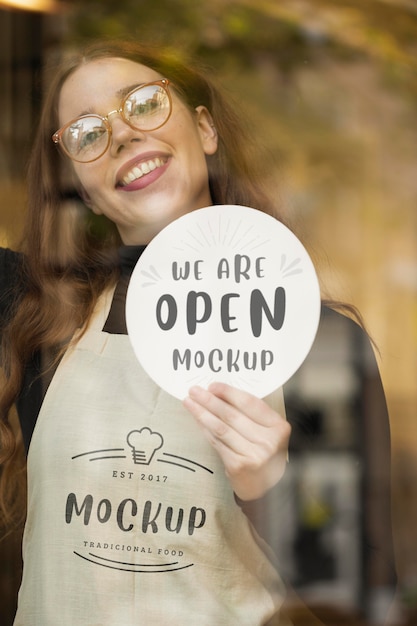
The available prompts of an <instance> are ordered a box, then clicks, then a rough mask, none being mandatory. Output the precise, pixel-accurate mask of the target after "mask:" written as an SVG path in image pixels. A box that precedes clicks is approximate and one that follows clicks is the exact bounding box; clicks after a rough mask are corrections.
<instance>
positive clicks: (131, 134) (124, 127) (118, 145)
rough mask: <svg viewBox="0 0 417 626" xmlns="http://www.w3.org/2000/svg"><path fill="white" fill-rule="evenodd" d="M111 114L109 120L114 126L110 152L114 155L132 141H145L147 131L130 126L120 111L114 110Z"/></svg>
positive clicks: (112, 126)
mask: <svg viewBox="0 0 417 626" xmlns="http://www.w3.org/2000/svg"><path fill="white" fill-rule="evenodd" d="M109 115H112V117H111V119H110V120H109V122H110V124H111V128H112V133H111V141H110V152H111V153H112V154H113V155H115V156H116V155H117V154H119V153H120V151H121V150H122V149H123V147H125V146H126V145H127V144H129V143H131V142H132V141H143V139H144V138H145V133H143V131H141V130H136V129H135V128H132V127H131V126H129V124H127V122H125V120H124V119H123V117H122V116H121V115H120V114H118V111H112V113H111V114H109ZM108 117H109V116H108Z"/></svg>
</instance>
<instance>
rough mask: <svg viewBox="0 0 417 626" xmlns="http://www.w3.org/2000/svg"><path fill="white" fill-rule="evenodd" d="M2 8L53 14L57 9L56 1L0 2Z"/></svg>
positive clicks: (12, 0) (22, 0)
mask: <svg viewBox="0 0 417 626" xmlns="http://www.w3.org/2000/svg"><path fill="white" fill-rule="evenodd" d="M2 6H6V7H11V8H14V9H23V10H25V11H44V12H53V11H56V10H57V8H58V7H57V2H56V0H0V8H1V7H2Z"/></svg>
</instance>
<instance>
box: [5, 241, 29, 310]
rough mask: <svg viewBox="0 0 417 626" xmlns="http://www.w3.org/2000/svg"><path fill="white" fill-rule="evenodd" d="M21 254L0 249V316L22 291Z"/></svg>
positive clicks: (8, 249)
mask: <svg viewBox="0 0 417 626" xmlns="http://www.w3.org/2000/svg"><path fill="white" fill-rule="evenodd" d="M22 260H23V257H22V254H21V253H19V252H16V251H14V250H11V249H10V248H0V316H1V318H2V319H3V317H4V315H5V312H6V311H7V310H8V308H9V306H10V305H11V304H12V303H13V302H14V301H15V299H16V296H17V295H18V294H19V293H21V290H22V274H21V271H20V270H21V268H22Z"/></svg>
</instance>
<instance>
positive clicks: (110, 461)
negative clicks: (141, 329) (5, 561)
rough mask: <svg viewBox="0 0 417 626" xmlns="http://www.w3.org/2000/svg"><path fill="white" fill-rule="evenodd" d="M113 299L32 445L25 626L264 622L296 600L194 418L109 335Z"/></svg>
mask: <svg viewBox="0 0 417 626" xmlns="http://www.w3.org/2000/svg"><path fill="white" fill-rule="evenodd" d="M111 298H112V294H111V293H108V294H106V295H105V296H103V297H102V298H101V301H100V302H99V306H98V307H97V309H96V314H95V316H94V318H93V320H92V323H91V324H90V327H89V330H88V331H87V332H86V334H85V335H84V336H82V337H81V339H79V341H78V342H77V343H76V344H75V346H74V347H73V348H71V349H69V350H68V352H67V353H66V355H65V356H64V358H63V360H62V362H61V364H60V365H59V367H58V369H57V372H56V374H55V376H54V377H53V380H52V382H51V385H50V387H49V389H48V392H47V394H46V397H45V400H44V403H43V406H42V409H41V412H40V414H39V418H38V421H37V424H36V427H35V430H34V433H33V438H32V442H31V445H30V450H29V455H28V483H29V484H28V518H27V523H26V528H25V535H24V542H23V556H24V573H23V580H22V586H21V589H20V592H19V603H18V611H17V615H16V619H15V622H14V625H15V626H133V625H138V624H141V625H144V626H167V625H168V624H175V625H178V626H179V625H181V626H185V625H188V624H189V625H190V626H191V625H193V626H195V625H196V624H198V625H199V626H222V625H227V626H232V625H236V626H245V625H247V626H257V625H260V624H264V623H265V622H266V621H267V619H268V618H269V617H270V616H271V615H272V614H273V613H274V612H275V611H276V610H277V608H278V607H279V606H280V604H281V602H282V598H283V593H284V592H283V586H282V583H281V581H280V578H279V576H278V574H277V572H276V570H275V569H274V568H273V567H272V565H271V563H270V560H269V559H268V558H267V556H266V554H267V548H266V546H265V545H264V544H263V542H262V541H261V540H260V539H259V538H258V537H257V536H256V534H255V532H254V531H253V529H252V527H251V525H250V523H249V522H248V520H247V518H246V516H245V515H244V514H243V513H242V511H241V510H240V508H239V506H237V504H236V503H235V500H234V495H233V492H232V490H231V488H230V486H229V484H228V481H227V479H226V478H225V475H224V470H223V467H222V463H221V461H220V460H219V458H218V456H217V454H216V452H215V451H214V450H213V449H212V448H211V446H210V445H209V444H208V443H207V442H206V440H205V438H204V436H203V435H202V433H201V431H200V429H199V427H198V425H197V424H196V423H195V422H194V419H193V418H192V416H191V415H190V414H188V412H186V411H185V409H184V408H183V407H182V404H181V402H179V401H178V400H176V399H174V398H173V397H172V396H170V395H168V394H166V393H164V392H163V391H161V389H160V388H159V387H157V386H156V385H155V384H154V383H153V382H152V381H151V380H150V379H149V377H148V376H147V375H146V373H145V372H144V371H143V369H142V368H141V366H140V365H139V363H138V362H137V360H136V358H135V357H134V354H133V351H132V349H131V345H130V342H129V338H128V337H127V336H126V335H110V334H107V333H104V332H102V330H101V329H102V328H103V325H104V322H105V319H106V317H107V313H108V310H109V307H110V303H111ZM155 349H156V350H157V346H155Z"/></svg>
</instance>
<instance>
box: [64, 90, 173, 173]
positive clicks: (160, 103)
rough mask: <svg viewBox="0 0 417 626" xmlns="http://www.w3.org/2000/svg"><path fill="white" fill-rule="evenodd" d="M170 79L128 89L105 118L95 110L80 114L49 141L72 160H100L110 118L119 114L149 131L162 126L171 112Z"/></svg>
mask: <svg viewBox="0 0 417 626" xmlns="http://www.w3.org/2000/svg"><path fill="white" fill-rule="evenodd" d="M168 85H169V80H167V79H166V78H163V79H161V80H156V81H154V82H152V83H145V84H144V85H140V86H139V87H136V88H135V89H133V90H132V91H130V92H129V93H128V94H127V95H126V96H125V97H124V98H123V100H122V101H121V103H120V107H119V108H118V109H115V110H114V111H110V113H108V114H107V115H106V116H105V117H101V115H96V114H95V113H92V114H88V115H81V116H80V117H77V118H76V119H74V120H71V121H70V122H68V123H67V124H64V126H62V128H60V129H59V130H57V131H56V133H54V134H53V135H52V141H53V142H54V143H56V144H59V146H60V147H61V149H62V150H63V151H64V153H65V154H66V155H67V156H69V157H70V159H72V160H73V161H79V162H80V163H90V162H91V161H95V160H96V159H99V158H100V157H101V156H103V154H104V153H105V152H106V150H107V148H108V147H109V145H110V141H111V135H112V127H111V124H110V122H109V117H110V116H111V115H114V114H115V113H118V114H119V115H121V117H122V119H123V121H124V122H126V124H128V126H130V127H131V128H133V129H134V130H140V131H143V132H148V131H151V130H156V129H157V128H160V127H161V126H163V125H164V124H165V123H166V122H167V121H168V118H169V116H170V115H171V111H172V100H171V94H170V92H169V89H168Z"/></svg>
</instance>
